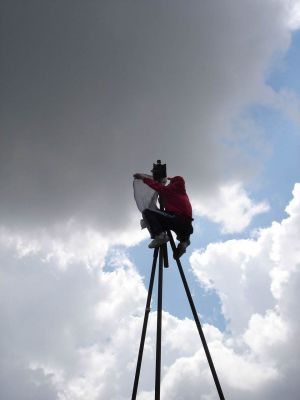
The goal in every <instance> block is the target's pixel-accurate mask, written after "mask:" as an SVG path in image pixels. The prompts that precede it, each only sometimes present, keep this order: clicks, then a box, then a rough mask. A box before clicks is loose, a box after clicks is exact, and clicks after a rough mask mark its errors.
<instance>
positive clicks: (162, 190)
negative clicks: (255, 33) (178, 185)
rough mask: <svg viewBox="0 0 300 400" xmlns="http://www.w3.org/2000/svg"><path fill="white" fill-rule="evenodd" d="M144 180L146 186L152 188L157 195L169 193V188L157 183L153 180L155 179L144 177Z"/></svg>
mask: <svg viewBox="0 0 300 400" xmlns="http://www.w3.org/2000/svg"><path fill="white" fill-rule="evenodd" d="M142 179H143V182H144V183H145V184H146V185H148V186H150V187H151V189H153V190H155V191H156V192H157V193H161V194H164V193H166V192H167V191H168V188H167V186H164V185H162V184H161V183H158V182H156V181H155V180H153V179H150V178H148V177H144V178H142Z"/></svg>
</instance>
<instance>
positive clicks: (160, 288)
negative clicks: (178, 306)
mask: <svg viewBox="0 0 300 400" xmlns="http://www.w3.org/2000/svg"><path fill="white" fill-rule="evenodd" d="M163 264H164V254H163V248H162V246H161V247H160V250H159V271H158V290H157V328H156V368H155V400H160V377H161V320H162V293H163Z"/></svg>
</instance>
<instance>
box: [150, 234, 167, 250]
mask: <svg viewBox="0 0 300 400" xmlns="http://www.w3.org/2000/svg"><path fill="white" fill-rule="evenodd" d="M168 240H169V238H168V235H167V234H166V232H162V233H160V234H159V235H157V236H155V238H154V239H153V240H152V242H151V243H149V244H148V247H149V249H154V248H155V247H159V246H161V245H162V244H164V243H167V241H168Z"/></svg>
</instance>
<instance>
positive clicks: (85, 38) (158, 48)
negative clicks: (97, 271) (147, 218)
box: [0, 0, 287, 227]
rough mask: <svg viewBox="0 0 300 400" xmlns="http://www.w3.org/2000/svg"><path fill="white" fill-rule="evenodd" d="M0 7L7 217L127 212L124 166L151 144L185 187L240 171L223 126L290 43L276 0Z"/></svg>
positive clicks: (142, 156)
mask: <svg viewBox="0 0 300 400" xmlns="http://www.w3.org/2000/svg"><path fill="white" fill-rule="evenodd" d="M258 5H259V7H258ZM258 10H259V12H258ZM1 15H2V17H1V18H2V21H1V149H0V151H1V172H0V174H1V175H0V177H1V209H0V212H1V219H2V223H4V224H5V225H18V226H20V227H22V226H28V225H44V224H49V223H50V224H52V223H56V222H59V221H63V220H66V219H68V218H70V217H74V218H75V219H78V220H80V221H82V222H83V223H87V224H91V223H93V224H95V225H98V226H105V227H108V226H110V227H115V226H117V225H118V226H124V224H125V223H126V220H127V217H128V213H129V212H130V210H131V209H132V207H133V203H132V198H131V174H132V173H133V172H135V171H136V170H145V169H149V168H150V166H151V164H152V162H153V161H155V160H156V159H157V158H162V159H163V160H164V161H166V162H167V163H168V165H169V173H170V174H184V175H186V176H187V177H188V180H189V182H190V188H191V189H192V190H193V191H194V192H196V191H198V192H199V190H200V189H201V190H202V191H204V190H209V189H208V188H209V187H210V186H211V185H212V186H213V185H214V184H216V183H218V182H219V181H220V180H222V179H224V178H225V175H224V174H225V173H226V174H228V173H229V174H230V175H231V176H237V175H239V174H243V168H242V166H241V164H240V163H239V168H238V171H237V172H234V168H233V167H236V166H237V164H238V161H237V160H238V158H237V159H236V160H235V161H231V156H232V153H231V151H230V150H229V149H225V148H224V146H223V145H222V144H221V141H220V137H222V135H223V134H225V133H227V132H228V130H229V124H230V120H231V118H232V117H233V116H234V115H235V114H236V113H237V112H238V111H239V110H240V109H241V108H242V106H244V105H245V104H247V103H248V102H251V101H254V100H257V98H258V97H259V95H260V92H261V90H262V89H263V82H262V80H261V79H262V78H261V76H262V73H263V72H264V69H265V68H266V66H267V65H268V60H269V57H270V55H271V54H272V52H273V50H274V49H278V48H280V47H282V46H284V44H285V43H286V38H287V36H286V35H285V34H284V31H283V27H282V18H283V13H282V9H281V8H280V5H276V4H274V3H273V2H269V1H267V2H265V3H264V4H261V2H257V1H254V2H253V1H246V2H243V3H239V2H235V1H226V2H214V1H210V2H199V1H190V2H188V3H186V2H182V1H172V2H171V1H166V2H161V1H151V2H149V1H139V2H134V1H101V2H96V1H79V0H73V1H67V0H65V1H54V0H53V1H43V2H41V1H33V0H29V1H26V2H24V1H16V0H15V1H3V2H2V5H1ZM270 18H272V22H273V24H272V25H269V21H270ZM254 22H255V30H254V29H253V26H254ZM267 24H268V29H266V26H267ZM225 165H226V169H225V168H224V166H225ZM247 168H248V165H247V163H245V165H244V170H245V171H246V170H247ZM245 171H244V172H245ZM200 183H201V185H200ZM120 211H121V212H120ZM120 214H121V215H120Z"/></svg>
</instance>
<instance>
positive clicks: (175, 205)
mask: <svg viewBox="0 0 300 400" xmlns="http://www.w3.org/2000/svg"><path fill="white" fill-rule="evenodd" d="M143 181H144V183H146V185H148V186H150V187H151V188H152V189H154V190H155V191H156V192H158V193H159V194H160V195H161V197H162V199H163V201H164V206H165V209H166V211H170V212H173V213H175V214H177V215H183V216H184V217H187V218H189V219H192V218H193V217H192V206H191V203H190V200H189V198H188V195H187V194H186V190H185V183H184V179H183V178H182V177H181V176H175V177H174V178H171V179H170V184H169V185H167V186H164V185H162V184H161V183H158V182H156V181H154V180H153V179H150V178H144V179H143Z"/></svg>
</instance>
